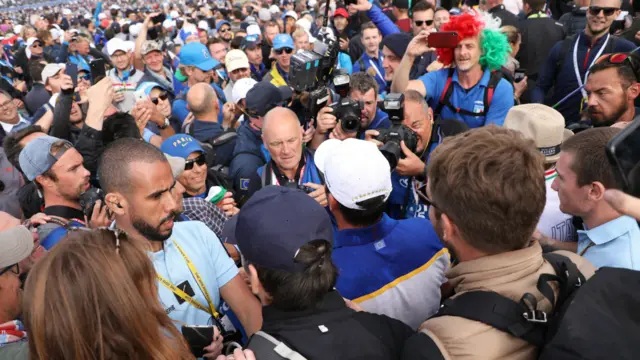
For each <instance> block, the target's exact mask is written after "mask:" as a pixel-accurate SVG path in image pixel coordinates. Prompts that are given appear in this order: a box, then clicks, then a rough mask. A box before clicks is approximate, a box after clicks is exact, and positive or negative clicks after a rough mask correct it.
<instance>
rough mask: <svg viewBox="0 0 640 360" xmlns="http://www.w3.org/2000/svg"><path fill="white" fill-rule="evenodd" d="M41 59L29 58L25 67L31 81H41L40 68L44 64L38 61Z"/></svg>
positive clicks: (41, 68) (42, 67) (42, 68)
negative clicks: (27, 69)
mask: <svg viewBox="0 0 640 360" xmlns="http://www.w3.org/2000/svg"><path fill="white" fill-rule="evenodd" d="M40 61H41V60H37V59H33V60H29V63H28V65H27V67H28V68H29V74H31V79H33V81H37V82H42V70H44V67H45V66H46V65H44V64H42V63H41V62H40Z"/></svg>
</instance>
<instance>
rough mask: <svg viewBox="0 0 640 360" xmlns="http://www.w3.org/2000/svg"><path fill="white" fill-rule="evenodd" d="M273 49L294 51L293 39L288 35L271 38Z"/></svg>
mask: <svg viewBox="0 0 640 360" xmlns="http://www.w3.org/2000/svg"><path fill="white" fill-rule="evenodd" d="M273 48H274V49H275V50H280V49H282V48H289V49H295V46H294V45H293V38H292V37H291V35H289V34H278V35H276V37H275V38H273Z"/></svg>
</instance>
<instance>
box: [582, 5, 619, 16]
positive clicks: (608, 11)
mask: <svg viewBox="0 0 640 360" xmlns="http://www.w3.org/2000/svg"><path fill="white" fill-rule="evenodd" d="M618 10H620V9H619V8H613V7H599V6H589V14H591V15H593V16H596V15H599V14H600V11H602V12H604V16H611V15H613V14H614V13H615V12H616V11H618Z"/></svg>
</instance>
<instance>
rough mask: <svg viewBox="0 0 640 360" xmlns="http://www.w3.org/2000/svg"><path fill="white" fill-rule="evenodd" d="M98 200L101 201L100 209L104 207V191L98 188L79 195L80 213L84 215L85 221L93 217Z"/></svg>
mask: <svg viewBox="0 0 640 360" xmlns="http://www.w3.org/2000/svg"><path fill="white" fill-rule="evenodd" d="M98 200H101V201H102V204H101V206H100V208H101V209H102V206H104V191H102V190H101V189H99V188H90V189H89V190H87V191H85V192H83V193H82V194H80V201H79V202H80V207H81V208H82V212H83V213H84V214H85V215H86V217H87V219H91V215H93V208H94V206H95V205H96V202H97V201H98Z"/></svg>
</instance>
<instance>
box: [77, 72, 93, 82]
mask: <svg viewBox="0 0 640 360" xmlns="http://www.w3.org/2000/svg"><path fill="white" fill-rule="evenodd" d="M78 80H87V81H90V80H91V74H88V73H87V74H84V75H78Z"/></svg>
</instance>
